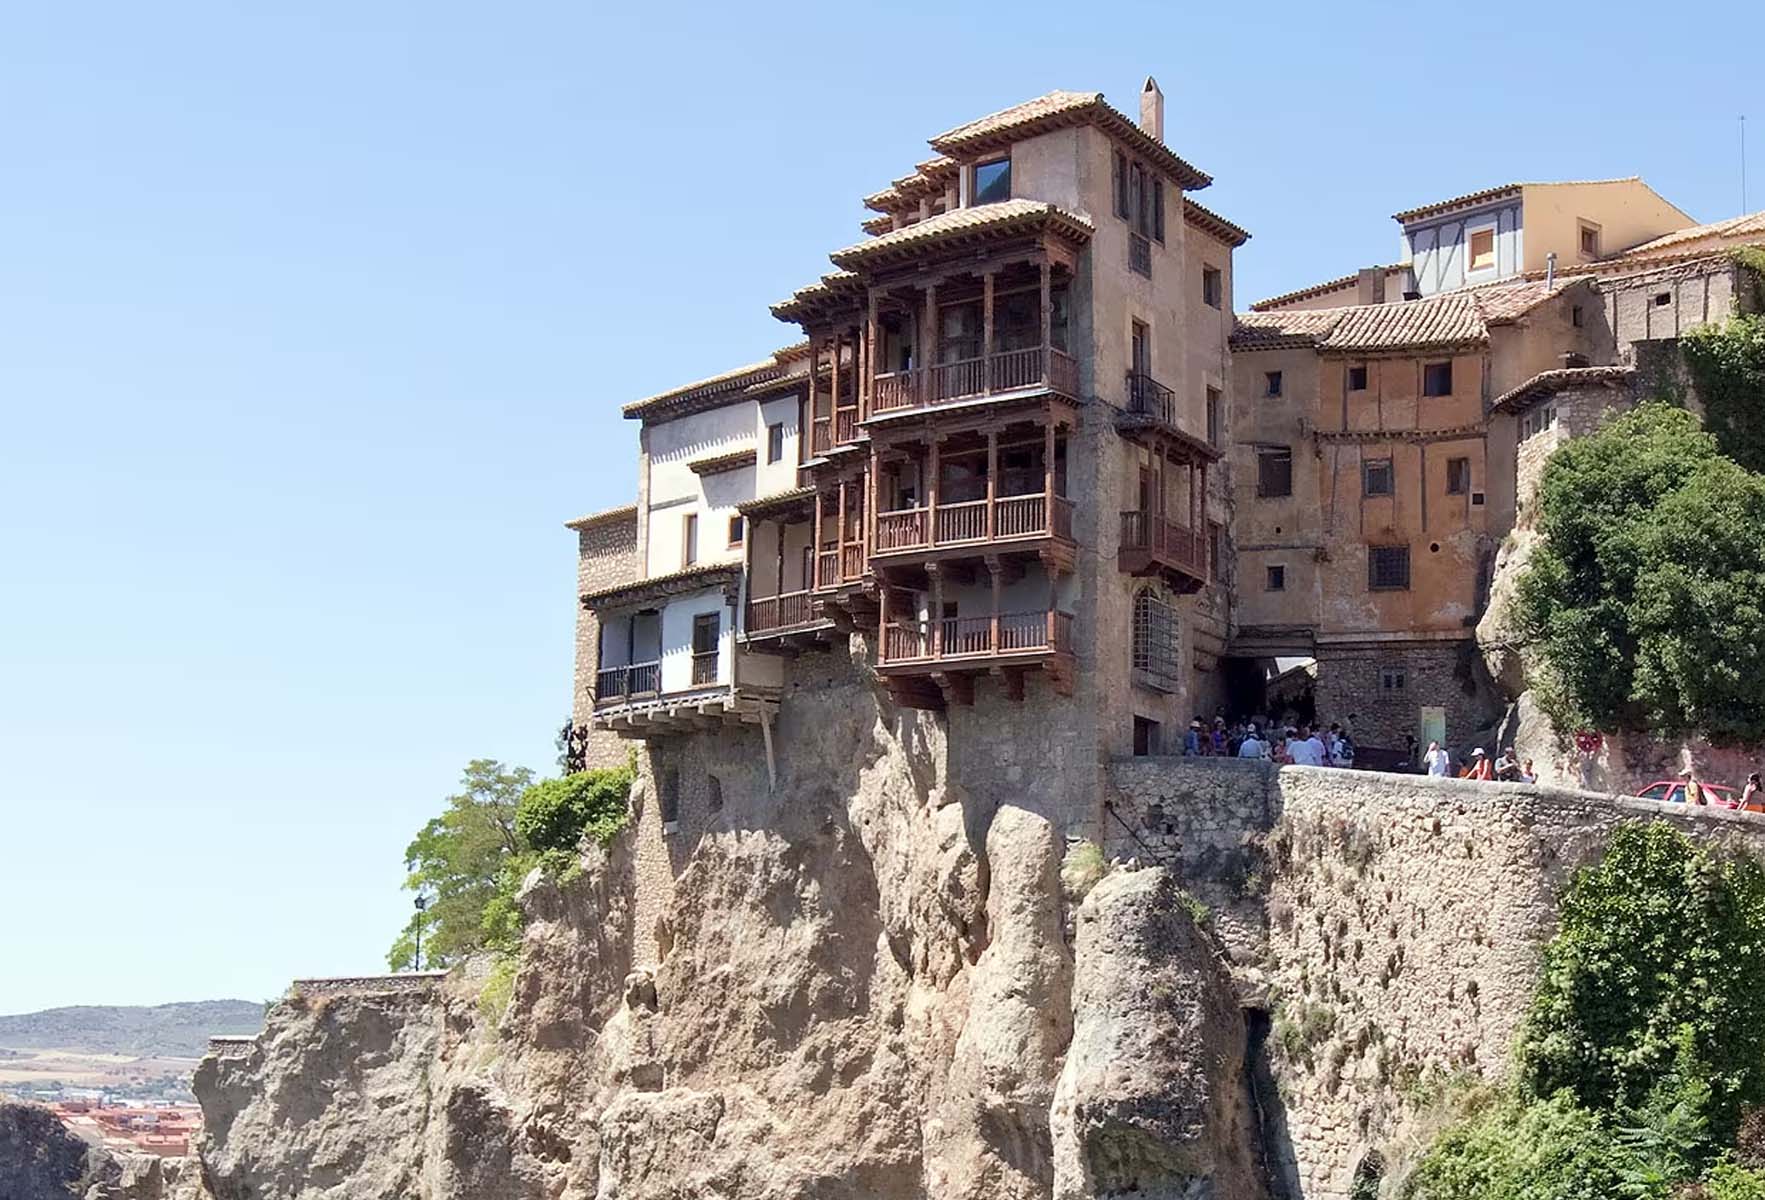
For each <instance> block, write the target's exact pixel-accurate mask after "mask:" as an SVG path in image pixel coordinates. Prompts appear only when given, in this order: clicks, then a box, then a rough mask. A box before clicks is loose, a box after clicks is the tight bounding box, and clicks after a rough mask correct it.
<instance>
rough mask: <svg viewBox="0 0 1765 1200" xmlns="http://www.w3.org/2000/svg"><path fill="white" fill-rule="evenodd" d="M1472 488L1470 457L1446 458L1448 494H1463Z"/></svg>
mask: <svg viewBox="0 0 1765 1200" xmlns="http://www.w3.org/2000/svg"><path fill="white" fill-rule="evenodd" d="M1470 490H1471V460H1470V459H1468V458H1449V459H1447V460H1446V494H1447V495H1449V496H1462V495H1464V494H1465V493H1466V492H1468V491H1470Z"/></svg>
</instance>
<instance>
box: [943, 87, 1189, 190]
mask: <svg viewBox="0 0 1765 1200" xmlns="http://www.w3.org/2000/svg"><path fill="white" fill-rule="evenodd" d="M1085 124H1089V125H1095V126H1097V127H1098V128H1100V129H1102V130H1104V131H1105V132H1108V133H1110V134H1112V135H1114V136H1115V137H1117V138H1119V139H1120V140H1122V141H1124V142H1126V143H1127V144H1128V145H1129V146H1131V147H1132V148H1133V150H1134V152H1135V153H1136V154H1138V155H1140V156H1141V157H1143V158H1144V159H1146V161H1147V162H1149V163H1151V164H1152V165H1153V166H1154V167H1156V168H1158V169H1159V170H1161V171H1163V172H1164V173H1165V174H1167V175H1169V176H1170V177H1171V178H1172V179H1174V180H1175V181H1176V182H1177V184H1178V186H1180V187H1183V188H1188V189H1197V188H1204V187H1206V186H1207V185H1208V184H1210V183H1212V182H1213V178H1212V177H1211V176H1209V175H1208V174H1207V173H1206V172H1204V171H1199V170H1197V169H1196V168H1195V167H1193V166H1191V165H1190V164H1189V163H1187V162H1184V161H1183V160H1182V159H1181V158H1178V157H1177V156H1176V155H1175V154H1173V153H1171V151H1170V149H1169V147H1167V146H1166V145H1165V144H1164V143H1163V142H1161V141H1159V140H1158V139H1157V138H1154V137H1152V136H1151V135H1149V134H1148V133H1146V132H1145V131H1144V130H1142V129H1141V128H1140V127H1139V126H1138V125H1136V124H1134V122H1133V121H1130V120H1129V119H1128V118H1127V116H1126V115H1124V114H1123V113H1121V112H1118V111H1117V110H1116V109H1114V108H1111V107H1110V106H1109V105H1108V104H1107V103H1105V101H1104V99H1103V93H1102V92H1049V93H1048V94H1047V95H1045V96H1037V97H1036V98H1035V99H1034V100H1026V101H1025V102H1024V103H1022V104H1014V105H1012V106H1011V107H1010V108H1006V109H1001V110H1000V111H998V112H996V113H990V114H988V115H987V116H984V117H981V118H980V119H979V120H976V121H970V122H968V124H966V125H958V126H957V127H956V128H954V129H951V130H947V131H945V132H944V133H940V134H939V135H938V136H937V137H935V138H932V139H931V144H932V149H934V150H937V151H939V152H941V153H943V154H946V155H949V156H951V157H953V158H958V159H965V158H973V157H975V156H977V155H979V154H982V153H984V152H986V151H987V150H991V149H997V148H998V147H1000V146H1005V145H1009V144H1010V143H1012V142H1014V141H1019V140H1021V139H1023V138H1026V137H1030V136H1032V135H1034V134H1038V133H1043V132H1046V131H1047V130H1050V129H1060V128H1064V127H1066V126H1070V125H1085Z"/></svg>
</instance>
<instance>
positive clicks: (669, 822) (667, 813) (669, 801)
mask: <svg viewBox="0 0 1765 1200" xmlns="http://www.w3.org/2000/svg"><path fill="white" fill-rule="evenodd" d="M657 799H658V800H659V801H660V807H661V810H662V813H661V816H662V832H663V833H673V832H674V831H675V830H677V829H679V828H680V772H679V771H676V770H675V769H674V768H673V767H669V768H668V769H667V770H666V771H663V772H662V794H661V796H659V797H658V798H657Z"/></svg>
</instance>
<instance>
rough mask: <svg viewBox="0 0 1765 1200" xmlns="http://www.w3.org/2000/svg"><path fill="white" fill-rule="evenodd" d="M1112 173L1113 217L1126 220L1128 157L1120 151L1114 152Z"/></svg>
mask: <svg viewBox="0 0 1765 1200" xmlns="http://www.w3.org/2000/svg"><path fill="white" fill-rule="evenodd" d="M1114 172H1115V176H1114V181H1113V182H1114V183H1115V215H1116V216H1118V217H1120V218H1122V219H1123V220H1126V219H1127V216H1128V156H1127V155H1125V154H1123V153H1122V152H1121V151H1120V150H1117V151H1116V152H1115V159H1114Z"/></svg>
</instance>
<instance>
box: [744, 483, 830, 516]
mask: <svg viewBox="0 0 1765 1200" xmlns="http://www.w3.org/2000/svg"><path fill="white" fill-rule="evenodd" d="M816 494H817V493H816V489H814V488H812V487H799V488H792V489H791V490H790V491H788V492H775V493H773V494H772V495H770V496H759V497H756V498H755V499H753V500H743V501H742V502H741V503H740V504H737V505H736V506H735V511H736V512H738V513H740V514H741V515H742V516H744V517H749V518H758V519H760V520H768V519H770V518H773V517H788V516H791V515H793V514H795V513H797V512H799V511H801V510H804V509H812V508H813V506H814V501H815V496H816Z"/></svg>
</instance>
